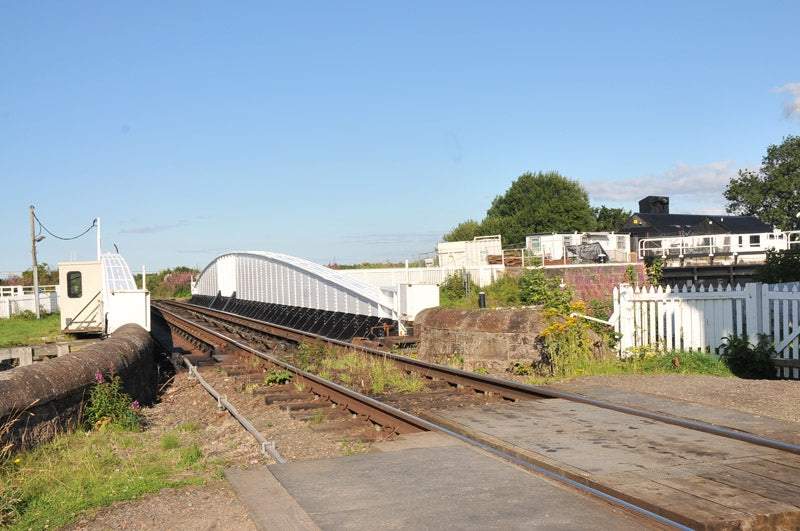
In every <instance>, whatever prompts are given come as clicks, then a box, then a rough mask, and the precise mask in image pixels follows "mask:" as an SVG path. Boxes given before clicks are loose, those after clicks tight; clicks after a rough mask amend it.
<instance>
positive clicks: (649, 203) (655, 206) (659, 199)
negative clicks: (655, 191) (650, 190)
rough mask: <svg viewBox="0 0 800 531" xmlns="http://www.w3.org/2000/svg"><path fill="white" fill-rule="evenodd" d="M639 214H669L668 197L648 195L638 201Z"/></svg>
mask: <svg viewBox="0 0 800 531" xmlns="http://www.w3.org/2000/svg"><path fill="white" fill-rule="evenodd" d="M639 213H640V214H669V197H664V196H660V195H648V196H647V197H645V198H644V199H642V200H641V201H639Z"/></svg>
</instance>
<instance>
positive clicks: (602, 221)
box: [592, 205, 633, 232]
mask: <svg viewBox="0 0 800 531" xmlns="http://www.w3.org/2000/svg"><path fill="white" fill-rule="evenodd" d="M592 214H593V215H594V220H595V227H594V230H597V231H604V232H616V231H617V230H619V228H620V227H622V225H624V224H625V222H626V221H628V219H630V217H631V216H632V215H633V213H632V212H631V211H630V210H625V209H624V208H608V207H607V206H605V205H602V206H599V207H594V208H592Z"/></svg>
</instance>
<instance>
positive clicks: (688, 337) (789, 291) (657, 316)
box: [612, 283, 800, 379]
mask: <svg viewBox="0 0 800 531" xmlns="http://www.w3.org/2000/svg"><path fill="white" fill-rule="evenodd" d="M612 322H614V324H615V327H616V331H617V333H619V334H620V336H621V337H620V352H621V353H622V354H623V355H628V354H629V353H630V352H631V350H632V349H636V348H639V347H650V348H657V349H662V350H672V349H675V350H681V349H683V350H703V351H709V352H715V351H716V349H717V347H719V346H720V345H721V344H722V342H723V341H722V340H723V339H724V338H725V337H727V336H731V335H739V336H743V335H747V336H748V337H749V339H750V342H751V343H752V344H755V343H756V342H757V341H758V336H759V335H760V334H766V335H767V336H769V337H770V338H771V339H772V343H773V345H774V347H775V350H776V351H777V353H778V357H777V358H776V360H775V362H776V366H778V367H779V370H778V372H779V375H780V376H781V377H783V378H792V379H800V353H799V352H800V339H799V338H798V334H800V288H799V287H798V283H789V284H761V283H749V284H747V285H746V286H745V287H744V288H742V287H741V286H737V287H731V286H730V285H729V286H727V287H724V288H723V287H719V288H717V289H714V288H713V287H711V288H709V289H708V290H706V289H704V288H702V287H701V288H699V289H697V288H695V287H694V286H692V287H691V288H686V287H684V288H671V287H666V288H661V287H657V288H653V287H648V288H646V289H641V288H634V287H632V286H628V285H623V286H620V287H618V288H614V316H613V318H612ZM626 353H627V354H626Z"/></svg>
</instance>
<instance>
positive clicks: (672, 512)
mask: <svg viewBox="0 0 800 531" xmlns="http://www.w3.org/2000/svg"><path fill="white" fill-rule="evenodd" d="M585 392H586V393H593V394H594V395H595V398H600V397H602V398H604V399H610V398H613V399H614V400H615V401H617V402H618V403H626V402H628V403H630V402H637V401H639V402H641V401H642V400H644V401H645V403H644V404H639V405H640V406H642V405H643V406H644V407H647V406H649V407H651V408H652V410H653V411H658V412H662V413H669V414H672V415H676V416H678V417H681V418H685V419H689V420H696V421H702V422H705V423H708V424H712V425H716V426H725V427H727V428H731V429H739V430H742V431H745V432H748V433H753V434H756V435H759V436H763V437H767V436H771V437H773V438H776V439H778V440H783V441H785V442H787V443H790V444H795V442H794V441H795V440H796V438H797V437H798V433H800V426H798V425H796V424H794V423H791V422H789V423H787V422H781V421H777V420H774V419H764V418H762V417H757V416H753V415H747V414H744V413H741V412H735V411H732V410H729V409H725V408H719V407H710V406H699V405H697V404H689V403H684V402H679V401H671V400H657V401H653V402H652V403H649V402H647V400H655V399H652V398H648V397H644V396H642V395H641V394H637V393H626V392H624V391H613V390H612V391H609V390H607V389H602V388H594V389H587V390H585ZM609 393H611V394H613V396H609ZM431 417H432V418H431V420H432V421H434V422H437V423H440V424H443V425H444V427H446V428H450V429H454V430H455V429H456V428H458V427H461V428H466V429H471V430H474V431H475V432H477V433H478V434H483V437H484V440H483V442H485V443H486V444H487V445H490V446H492V445H493V444H492V443H493V442H495V443H496V442H497V441H501V442H502V443H503V444H506V445H508V446H513V447H515V448H516V451H517V452H518V454H519V455H522V456H524V458H525V459H526V460H530V461H532V462H534V463H536V464H538V465H539V466H542V467H543V468H545V469H547V470H553V471H559V472H563V473H565V474H566V475H567V476H568V477H570V478H571V479H573V480H578V482H580V483H581V484H584V485H588V486H590V487H593V488H596V489H597V490H599V491H601V492H605V493H608V494H611V495H615V496H617V497H621V498H622V499H623V500H626V501H629V502H631V503H634V504H636V505H639V506H642V507H644V508H645V509H647V510H648V511H651V512H653V513H655V514H658V515H661V516H664V517H665V518H668V519H670V520H677V521H678V522H679V523H680V524H682V525H686V526H687V527H690V528H705V529H714V528H720V529H721V528H751V529H759V528H761V529H776V528H786V529H793V528H798V527H800V456H798V455H797V454H792V453H788V452H782V451H779V450H776V449H773V448H765V447H759V446H754V445H751V444H747V443H744V442H742V441H737V440H732V439H726V438H722V437H715V436H713V435H711V434H708V433H704V432H700V431H695V430H688V429H680V430H677V431H676V430H675V427H666V426H664V425H661V424H660V423H656V422H655V421H653V420H650V419H644V418H634V419H631V418H630V417H628V416H626V415H623V414H621V413H619V412H616V411H612V410H598V409H597V408H590V407H589V406H588V405H585V404H580V403H575V402H569V401H566V400H561V399H551V400H545V401H534V402H521V403H511V404H506V405H492V406H482V407H475V408H463V409H455V410H447V411H442V412H441V414H432V415H431ZM554 419H558V420H554ZM416 437H417V438H416V439H415V438H414V437H409V436H404V437H402V438H401V440H400V441H399V442H386V443H382V444H381V445H380V449H381V450H396V452H395V453H394V454H393V455H384V454H382V453H379V452H378V453H370V454H364V455H359V456H351V457H348V458H342V459H334V460H326V461H312V462H304V463H288V464H281V465H271V466H269V467H268V468H267V467H265V468H263V469H262V470H261V471H260V472H258V471H253V472H249V473H251V474H260V475H261V476H260V477H261V478H264V477H267V478H269V482H272V483H273V484H274V482H277V483H278V484H280V486H281V487H282V488H283V490H284V491H285V492H286V494H287V497H288V498H290V499H291V500H292V503H295V504H297V505H296V507H298V508H299V509H301V510H300V511H299V512H300V513H301V514H303V515H304V517H305V518H307V519H309V520H310V521H311V522H312V523H313V525H316V526H319V527H320V528H323V529H345V528H354V527H359V528H361V527H368V528H383V529H394V528H398V529H399V528H409V527H413V528H416V529H432V528H438V527H451V528H470V529H477V528H485V529H499V528H506V529H507V528H529V527H545V528H564V529H567V528H569V529H577V528H581V529H585V528H592V529H601V528H602V529H608V528H610V527H617V528H621V529H625V528H627V526H628V525H629V524H630V525H631V526H632V527H638V528H641V527H642V525H643V523H642V521H641V520H639V521H637V518H638V517H634V516H630V515H628V514H625V513H623V512H622V511H621V510H620V509H617V508H612V507H611V506H610V505H609V504H607V503H605V502H601V501H598V500H597V499H595V498H593V497H587V496H586V495H583V494H578V493H576V492H575V491H573V490H571V489H568V488H566V487H564V486H562V485H560V484H556V483H554V482H553V481H551V480H549V479H547V478H543V477H541V476H539V475H535V474H530V473H528V472H524V471H523V470H521V469H520V468H518V467H516V466H514V465H512V464H510V463H508V462H506V461H502V460H499V459H497V458H495V457H490V456H488V455H487V454H486V453H484V452H481V451H477V450H474V449H471V448H467V447H465V446H463V445H461V444H459V443H457V442H456V441H455V439H453V438H448V437H445V436H444V435H441V434H431V433H428V434H422V435H420V436H416ZM479 440H480V439H479ZM241 474H243V476H242V477H247V475H246V474H247V473H244V472H242V473H241ZM229 477H230V476H229ZM231 482H232V484H233V485H234V488H237V481H236V480H234V479H232V481H231ZM261 483H262V484H266V483H264V482H261ZM239 484H241V479H240V480H239ZM244 490H247V489H246V488H245V489H244ZM264 510H271V509H265V508H261V511H262V512H263V511H264ZM608 519H611V520H608ZM644 525H646V527H647V528H653V527H654V526H655V527H658V526H660V525H663V524H662V523H657V522H648V523H647V524H644ZM300 528H305V527H300Z"/></svg>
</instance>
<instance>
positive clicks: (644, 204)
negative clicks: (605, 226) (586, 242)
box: [617, 196, 773, 251]
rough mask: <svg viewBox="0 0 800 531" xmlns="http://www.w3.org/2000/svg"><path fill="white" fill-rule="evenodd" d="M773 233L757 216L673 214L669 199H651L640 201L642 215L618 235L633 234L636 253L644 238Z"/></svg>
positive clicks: (629, 220)
mask: <svg viewBox="0 0 800 531" xmlns="http://www.w3.org/2000/svg"><path fill="white" fill-rule="evenodd" d="M772 230H773V229H772V227H770V226H769V225H767V224H766V223H764V222H763V221H761V220H759V219H758V218H756V217H755V216H711V215H707V214H670V213H669V198H667V197H659V196H649V197H646V198H644V199H642V200H641V201H639V212H637V213H635V214H633V215H632V216H631V217H630V218H629V219H628V221H626V222H625V223H624V224H623V225H622V227H621V228H620V229H619V230H618V231H617V232H622V233H627V234H630V235H631V247H632V248H631V250H632V251H634V250H636V249H637V245H638V241H639V240H640V239H642V238H658V237H662V236H663V237H671V236H702V235H710V234H758V233H766V232H772Z"/></svg>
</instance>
